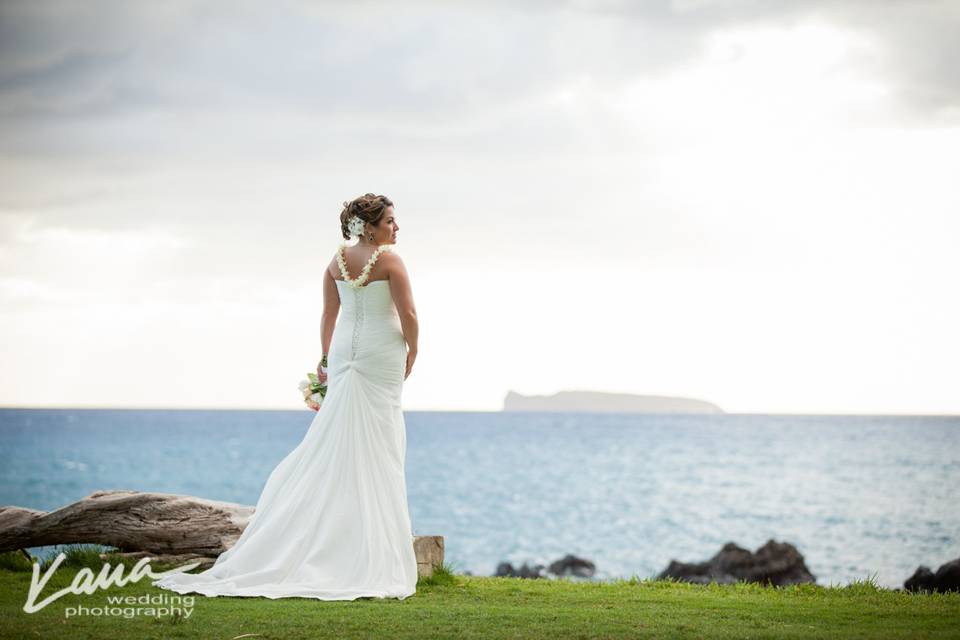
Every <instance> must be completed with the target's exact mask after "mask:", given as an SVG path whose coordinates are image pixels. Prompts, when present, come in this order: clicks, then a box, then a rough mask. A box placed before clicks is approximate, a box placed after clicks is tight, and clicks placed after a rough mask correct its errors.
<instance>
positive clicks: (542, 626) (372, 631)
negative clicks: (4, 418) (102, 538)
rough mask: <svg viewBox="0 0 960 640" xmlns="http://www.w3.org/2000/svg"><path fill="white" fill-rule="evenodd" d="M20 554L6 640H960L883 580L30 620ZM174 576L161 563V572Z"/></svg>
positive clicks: (564, 584) (0, 574)
mask: <svg viewBox="0 0 960 640" xmlns="http://www.w3.org/2000/svg"><path fill="white" fill-rule="evenodd" d="M95 549H97V547H77V548H75V549H70V551H69V553H68V557H69V558H70V563H69V565H67V564H66V563H65V564H62V565H61V566H60V567H59V568H58V569H57V572H56V574H55V575H54V577H53V579H52V580H51V582H50V583H49V584H48V585H47V587H46V588H45V589H44V591H43V593H42V594H41V599H42V598H43V597H46V596H49V595H50V594H52V593H54V592H56V591H58V590H59V589H62V588H63V587H66V586H68V585H69V584H70V582H71V581H72V579H73V577H74V576H75V575H76V572H77V571H78V570H79V569H80V567H82V566H89V567H91V568H93V569H94V570H95V572H96V571H99V569H100V567H101V564H102V563H101V561H100V560H99V559H98V558H96V552H95ZM4 556H6V557H4ZM13 556H14V554H0V621H2V622H0V638H71V639H72V638H78V639H80V638H125V639H126V638H129V639H138V638H157V639H161V638H163V639H165V638H224V639H233V638H238V637H240V636H243V638H242V639H241V640H246V639H247V638H250V639H251V640H265V639H273V638H277V639H279V638H284V639H289V638H417V639H422V638H524V639H537V638H551V639H552V638H578V639H579V638H660V637H663V638H704V637H710V638H910V639H915V638H948V637H958V638H960V594H958V593H950V594H911V593H906V592H898V591H892V590H887V589H883V588H880V587H878V586H877V585H876V584H875V582H874V581H873V579H872V578H871V579H868V580H862V581H857V582H854V583H851V584H850V585H846V586H842V587H823V586H815V585H797V586H793V587H785V588H773V587H763V586H760V585H756V584H749V583H738V584H735V585H717V584H712V585H706V586H704V585H693V584H688V583H683V582H677V581H673V580H650V579H640V578H637V577H634V578H632V579H629V580H617V581H611V582H574V581H566V580H524V579H520V578H492V577H479V576H466V575H460V574H455V573H454V572H453V568H452V567H450V566H449V565H444V566H443V567H440V568H439V569H438V570H437V571H435V573H434V575H433V576H432V577H431V578H429V579H424V578H421V579H420V582H419V583H418V585H417V593H416V595H413V596H411V597H409V598H407V599H406V600H404V601H398V600H377V599H372V598H363V599H359V600H354V601H331V602H325V601H319V600H312V599H306V598H282V599H279V600H270V599H268V598H228V597H218V598H205V597H203V596H200V595H198V594H192V595H193V597H194V598H195V600H194V609H193V613H192V614H191V615H190V616H189V617H187V618H184V617H182V616H181V617H174V616H169V615H168V616H164V617H161V618H156V617H153V616H146V615H139V616H135V617H130V618H124V617H121V616H109V617H105V616H100V617H97V616H89V615H87V616H78V617H72V618H67V617H66V616H65V610H66V608H67V607H71V606H78V605H83V606H85V607H97V606H104V605H106V604H107V600H106V598H107V595H123V596H143V595H154V596H157V595H160V594H166V595H167V596H168V597H172V596H177V594H175V593H172V592H170V591H166V590H163V589H157V588H154V587H151V586H149V580H148V579H146V578H144V579H142V580H141V581H140V582H138V583H131V584H128V585H127V586H125V587H111V588H110V589H108V590H106V591H96V592H95V593H93V594H90V595H82V596H77V595H72V594H71V595H67V596H64V597H63V598H61V599H59V600H56V601H54V602H53V603H51V604H49V605H47V606H46V607H45V608H44V609H42V610H41V611H39V612H37V613H33V614H27V613H24V611H23V609H22V608H23V604H24V602H25V601H26V597H27V591H28V588H29V584H30V577H31V573H30V567H29V565H27V564H26V563H24V562H20V561H18V560H17V559H16V558H15V557H13ZM125 564H126V565H127V566H128V567H132V566H133V564H135V563H132V562H125ZM111 565H112V566H116V561H115V560H114V562H111ZM164 568H165V567H163V566H162V565H156V566H155V571H157V572H159V571H161V570H163V569H164ZM182 597H187V596H182ZM140 606H143V605H140Z"/></svg>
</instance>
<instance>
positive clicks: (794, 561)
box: [657, 539, 816, 586]
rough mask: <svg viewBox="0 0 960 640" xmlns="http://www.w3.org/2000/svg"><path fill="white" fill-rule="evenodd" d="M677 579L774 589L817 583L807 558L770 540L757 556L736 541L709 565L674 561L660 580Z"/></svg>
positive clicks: (709, 562)
mask: <svg viewBox="0 0 960 640" xmlns="http://www.w3.org/2000/svg"><path fill="white" fill-rule="evenodd" d="M668 577H669V578H674V579H677V580H683V581H684V582H694V583H697V584H708V583H710V582H716V583H719V584H732V583H734V582H737V581H738V580H743V581H745V582H756V583H760V584H765V585H770V586H783V585H788V584H799V583H816V578H815V577H814V576H813V574H812V573H810V571H809V569H807V566H806V564H804V561H803V556H802V555H801V554H800V552H799V551H797V549H796V547H794V546H793V545H792V544H790V543H788V542H776V541H775V540H772V539H771V540H768V541H767V543H766V544H765V545H763V546H762V547H760V548H759V549H757V551H756V553H751V552H750V551H749V550H747V549H744V548H742V547H739V546H737V545H736V544H734V543H733V542H728V543H727V544H725V545H723V548H722V549H721V550H720V551H719V552H718V553H717V554H716V555H715V556H713V557H712V558H710V559H709V560H708V561H706V562H696V563H686V562H679V561H677V560H671V561H670V564H669V566H667V568H666V569H664V570H663V571H662V572H661V573H660V575H658V576H657V578H658V579H663V578H668Z"/></svg>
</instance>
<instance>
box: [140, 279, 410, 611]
mask: <svg viewBox="0 0 960 640" xmlns="http://www.w3.org/2000/svg"><path fill="white" fill-rule="evenodd" d="M336 283H337V289H338V291H339V293H340V303H341V312H340V317H339V319H338V321H337V324H336V327H335V328H334V332H333V338H332V341H331V346H330V351H329V353H328V355H327V363H328V365H329V366H328V369H327V375H328V377H327V393H326V396H325V397H324V400H323V403H322V406H321V407H320V410H319V411H318V412H317V413H316V415H315V416H314V418H313V422H312V423H311V424H310V427H309V429H308V430H307V433H306V435H305V436H304V438H303V440H302V441H301V442H300V444H299V445H297V447H296V448H295V449H294V450H293V451H291V452H290V453H289V454H288V455H287V456H286V457H285V458H284V459H283V460H282V461H281V462H280V463H279V465H277V467H276V468H275V469H274V470H273V471H272V472H271V474H270V476H269V478H268V479H267V482H266V484H265V486H264V488H263V491H262V493H261V495H260V498H259V500H258V501H257V505H256V510H255V512H254V514H253V516H251V518H250V521H249V523H248V524H247V527H246V528H245V529H244V530H243V533H242V534H241V535H240V537H239V538H238V539H237V541H236V543H235V544H234V545H233V546H232V547H230V548H229V549H227V550H226V551H225V552H223V553H222V554H220V556H219V557H218V558H217V559H216V562H215V563H214V564H213V566H212V567H210V568H209V569H207V570H206V571H204V572H202V573H197V574H189V573H182V572H181V573H176V574H172V575H169V576H166V577H164V578H162V579H160V580H157V581H154V582H153V585H154V586H157V587H161V588H164V589H170V590H172V591H176V592H178V593H181V594H183V593H191V592H195V593H200V594H203V595H206V596H214V597H215V596H264V597H267V598H283V597H304V598H317V599H320V600H354V599H356V598H359V597H364V596H372V597H376V598H398V599H400V600H403V599H405V598H407V597H408V596H411V595H413V594H414V593H415V592H416V584H417V560H416V556H415V554H414V549H413V534H412V531H411V524H410V516H409V513H408V509H407V491H406V478H405V474H404V458H405V455H406V426H405V424H404V418H403V412H402V411H401V404H400V398H401V391H402V388H403V382H404V379H403V377H404V373H405V372H406V353H407V349H406V342H405V341H404V338H403V333H402V330H401V325H400V317H399V315H398V314H397V310H396V307H395V306H394V304H393V298H392V296H391V294H390V284H389V280H373V281H370V282H368V283H367V284H366V285H364V286H362V287H353V286H351V285H350V284H348V283H347V282H344V281H343V280H336Z"/></svg>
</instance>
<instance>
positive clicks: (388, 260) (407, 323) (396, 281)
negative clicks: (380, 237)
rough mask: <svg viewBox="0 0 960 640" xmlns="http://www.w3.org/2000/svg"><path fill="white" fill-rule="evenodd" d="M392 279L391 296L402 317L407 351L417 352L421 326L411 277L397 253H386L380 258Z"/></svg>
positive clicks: (401, 321)
mask: <svg viewBox="0 0 960 640" xmlns="http://www.w3.org/2000/svg"><path fill="white" fill-rule="evenodd" d="M380 260H383V261H384V263H385V265H384V266H386V269H387V273H388V274H389V275H388V277H389V278H390V295H392V296H393V304H394V305H396V307H397V313H398V314H399V315H400V325H401V327H402V328H403V339H404V340H405V341H406V343H407V350H408V351H411V352H413V353H416V352H417V341H418V340H419V334H420V324H419V322H418V321H417V308H416V306H415V305H414V304H413V291H411V289H410V276H409V275H408V274H407V267H406V266H405V265H404V264H403V260H402V259H401V258H400V256H398V255H397V254H395V253H389V252H387V253H384V254H382V255H381V256H380Z"/></svg>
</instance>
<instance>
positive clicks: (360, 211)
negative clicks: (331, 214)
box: [340, 193, 393, 240]
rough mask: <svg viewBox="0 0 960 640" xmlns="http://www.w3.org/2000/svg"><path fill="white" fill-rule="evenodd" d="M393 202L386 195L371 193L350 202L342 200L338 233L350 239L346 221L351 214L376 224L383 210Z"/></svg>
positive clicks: (347, 221)
mask: <svg viewBox="0 0 960 640" xmlns="http://www.w3.org/2000/svg"><path fill="white" fill-rule="evenodd" d="M392 206H393V202H391V201H390V198H388V197H387V196H378V195H375V194H373V193H365V194H363V195H362V196H360V197H359V198H354V199H353V200H351V201H350V202H346V201H344V203H343V211H341V212H340V233H342V234H343V238H344V239H345V240H349V239H350V231H349V228H348V223H349V221H350V218H352V217H353V216H359V217H360V219H361V220H363V221H364V222H369V223H370V224H373V225H375V224H377V222H379V221H380V218H382V217H383V212H384V211H386V210H387V207H392Z"/></svg>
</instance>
